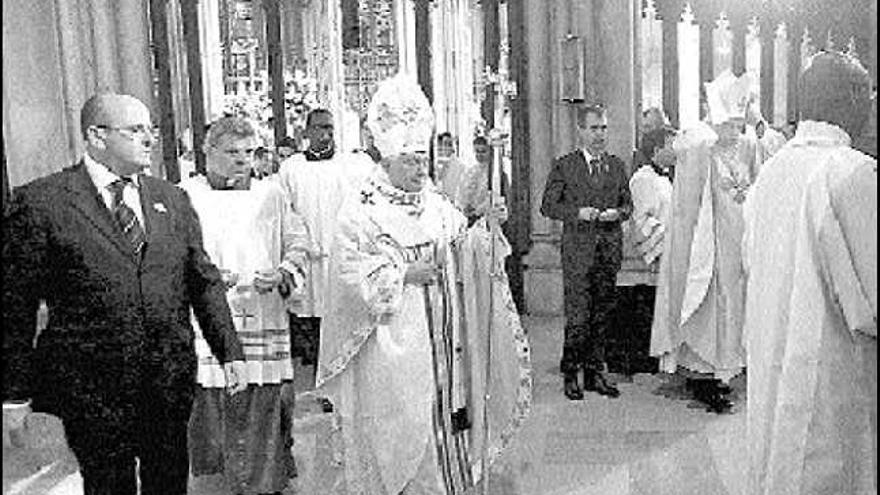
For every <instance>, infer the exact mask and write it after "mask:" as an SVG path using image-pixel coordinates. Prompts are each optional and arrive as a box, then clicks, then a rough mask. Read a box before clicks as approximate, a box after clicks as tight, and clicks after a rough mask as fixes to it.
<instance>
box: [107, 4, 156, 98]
mask: <svg viewBox="0 0 880 495" xmlns="http://www.w3.org/2000/svg"><path fill="white" fill-rule="evenodd" d="M113 3H114V8H115V9H116V31H117V34H118V37H117V40H116V52H117V59H116V60H117V61H118V64H119V74H120V87H119V89H120V91H122V92H123V93H127V94H130V95H132V96H135V97H137V98H138V99H139V100H141V101H143V102H144V103H145V104H146V105H147V106H148V107H150V108H151V109H153V110H155V108H153V74H152V64H151V60H152V59H151V55H150V32H149V18H148V16H147V5H148V3H147V2H143V1H141V0H116V1H115V2H113Z"/></svg>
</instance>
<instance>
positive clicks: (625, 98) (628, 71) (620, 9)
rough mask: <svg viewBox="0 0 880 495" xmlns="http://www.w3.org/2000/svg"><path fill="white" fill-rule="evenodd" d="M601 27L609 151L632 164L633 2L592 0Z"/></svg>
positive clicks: (602, 87) (602, 88)
mask: <svg viewBox="0 0 880 495" xmlns="http://www.w3.org/2000/svg"><path fill="white" fill-rule="evenodd" d="M592 4H593V5H596V13H595V15H596V16H597V18H598V20H599V22H598V25H599V26H600V31H599V38H600V39H601V40H602V44H601V45H600V46H601V48H602V65H601V68H600V71H599V74H600V78H599V88H600V90H599V93H600V95H601V99H602V101H603V103H604V104H605V106H606V108H607V109H608V138H609V139H608V151H609V152H610V153H612V154H614V155H617V156H618V157H620V158H621V159H622V160H623V161H624V162H625V163H627V164H629V165H630V172H631V171H632V166H631V165H632V164H631V163H630V162H631V161H632V153H633V149H634V148H635V129H636V121H635V87H634V77H633V46H634V43H635V29H634V26H633V22H632V19H633V15H634V14H633V7H634V5H633V3H632V2H621V1H620V0H603V1H601V2H592Z"/></svg>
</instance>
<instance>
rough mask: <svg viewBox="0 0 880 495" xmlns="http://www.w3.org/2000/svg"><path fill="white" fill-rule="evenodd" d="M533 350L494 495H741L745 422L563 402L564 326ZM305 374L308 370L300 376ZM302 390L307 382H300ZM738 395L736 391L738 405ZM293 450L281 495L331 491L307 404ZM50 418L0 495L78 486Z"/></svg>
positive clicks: (629, 404) (686, 408) (221, 492)
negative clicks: (520, 419)
mask: <svg viewBox="0 0 880 495" xmlns="http://www.w3.org/2000/svg"><path fill="white" fill-rule="evenodd" d="M524 323H525V326H526V327H527V328H528V330H529V335H530V340H531V342H532V352H533V364H534V369H535V393H534V399H535V400H534V405H533V409H532V414H531V416H530V417H529V419H528V420H527V421H526V423H525V424H524V426H523V429H522V430H521V432H520V434H519V436H518V437H517V439H516V440H515V441H514V443H513V444H512V446H511V448H510V449H509V450H508V451H507V452H506V453H505V454H504V455H503V456H502V458H501V459H500V460H499V461H498V463H497V465H496V467H495V469H494V470H493V472H492V475H491V477H490V481H491V483H490V492H491V493H492V494H493V495H502V494H503V495H594V494H595V495H599V494H601V495H649V494H650V495H667V494H668V495H697V494H699V495H745V490H744V487H743V486H742V481H743V479H744V475H745V468H746V466H745V456H744V455H743V452H745V449H744V443H743V442H744V439H745V414H744V411H743V404H738V405H737V407H735V408H734V411H733V413H732V414H728V415H720V416H719V415H714V414H710V413H707V412H705V411H704V410H703V409H701V408H696V407H694V404H693V403H692V402H691V401H689V400H688V399H687V398H686V397H685V396H684V394H682V393H681V389H680V383H678V382H677V381H676V380H675V379H670V378H668V377H664V376H662V375H648V374H642V375H636V376H635V377H633V379H632V380H631V381H627V380H624V379H623V377H619V376H613V377H612V378H616V379H617V381H618V386H619V387H620V389H621V392H622V395H621V397H620V398H618V399H606V398H603V397H600V396H598V395H595V394H587V397H586V399H585V400H584V401H581V402H570V401H568V400H567V399H565V397H564V396H563V395H562V380H561V377H560V376H559V374H558V356H559V350H560V348H561V336H562V320H561V319H535V318H529V319H526V321H524ZM303 371H306V370H303ZM299 379H300V380H301V381H302V388H303V389H304V388H305V387H306V382H307V373H306V372H302V373H300V376H299ZM743 387H744V385H743V383H742V382H735V383H734V389H735V390H736V391H737V392H738V393H739V394H740V396H744V395H745V393H744V388H743ZM296 417H297V419H296V420H295V434H296V446H295V448H294V451H295V455H296V458H297V463H298V467H299V469H300V478H299V479H298V480H297V482H296V483H295V486H292V487H291V488H290V489H289V490H287V491H286V492H285V495H292V494H297V495H302V494H307V495H311V494H319V493H324V492H325V490H322V487H325V486H326V484H327V483H328V482H329V481H330V480H328V479H326V477H327V474H326V472H325V471H324V470H322V469H320V467H319V466H320V465H322V464H324V463H325V462H326V461H327V460H328V459H327V455H328V452H327V449H325V448H324V447H323V446H322V445H321V442H320V441H319V439H321V438H323V437H324V436H325V435H324V433H325V432H326V429H327V428H329V427H330V423H329V421H328V420H327V419H326V416H325V415H321V414H320V413H318V408H317V405H316V403H315V401H314V400H311V398H310V397H309V396H308V394H306V395H303V396H302V397H301V400H299V401H298V404H297V411H296ZM61 438H62V437H61V434H60V430H59V425H58V424H57V422H54V421H52V419H51V418H43V419H42V420H39V421H34V422H33V425H32V429H31V434H30V435H29V440H28V445H29V447H30V448H27V449H21V448H17V449H7V448H5V447H4V452H3V493H4V494H48V495H68V494H69V495H79V494H81V493H82V480H81V478H80V477H79V474H78V473H77V472H76V464H75V461H73V460H72V459H71V458H70V455H69V453H68V452H67V451H66V448H65V447H64V445H63V440H62V439H61ZM190 493H191V494H193V495H196V494H197V495H207V494H212V495H215V494H216V495H226V494H227V493H228V492H227V491H226V490H225V489H224V488H223V485H222V482H221V481H220V480H219V479H217V478H199V479H197V480H193V483H192V484H191V488H190Z"/></svg>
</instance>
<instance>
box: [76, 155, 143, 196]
mask: <svg viewBox="0 0 880 495" xmlns="http://www.w3.org/2000/svg"><path fill="white" fill-rule="evenodd" d="M83 164H85V167H86V172H88V174H89V177H90V178H91V179H92V182H93V183H94V184H95V187H96V188H98V190H99V191H103V190H104V189H106V188H107V187H108V186H109V185H110V184H113V183H114V182H116V181H117V180H119V179H120V177H119V176H118V175H116V174H114V173H113V172H111V171H110V169H109V168H107V166H106V165H104V164H102V163H98V162H97V161H95V159H94V158H92V157H91V155H89V152H88V151H86V152H85V153H83ZM131 180H132V182H133V183H134V185H135V186H139V185H140V183H139V182H138V174H132V175H131Z"/></svg>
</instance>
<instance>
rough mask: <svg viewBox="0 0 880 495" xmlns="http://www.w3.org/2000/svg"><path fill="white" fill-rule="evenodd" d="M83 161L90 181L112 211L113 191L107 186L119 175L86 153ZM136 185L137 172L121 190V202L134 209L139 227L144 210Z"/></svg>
mask: <svg viewBox="0 0 880 495" xmlns="http://www.w3.org/2000/svg"><path fill="white" fill-rule="evenodd" d="M83 163H84V164H85V167H86V171H87V172H88V173H89V177H90V178H91V179H92V183H94V184H95V187H96V188H98V193H99V194H101V199H103V200H104V204H105V205H107V208H108V209H109V210H110V211H113V193H112V192H110V189H108V186H109V185H110V184H112V183H114V182H116V181H117V180H119V178H120V177H119V176H118V175H116V174H114V173H113V172H111V171H110V169H108V168H107V167H106V166H105V165H102V164H100V163H98V162H96V161H95V159H94V158H92V157H91V156H89V154H88V153H85V154H84V155H83ZM138 186H139V182H138V176H137V174H135V175H132V176H131V182H129V183H126V184H125V189H123V190H122V202H123V203H125V204H126V206H128V207H129V208H131V209H132V211H134V214H135V216H136V217H137V219H138V222H140V224H141V227H142V228H143V227H144V211H143V209H142V208H141V197H140V194H139V193H138Z"/></svg>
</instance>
